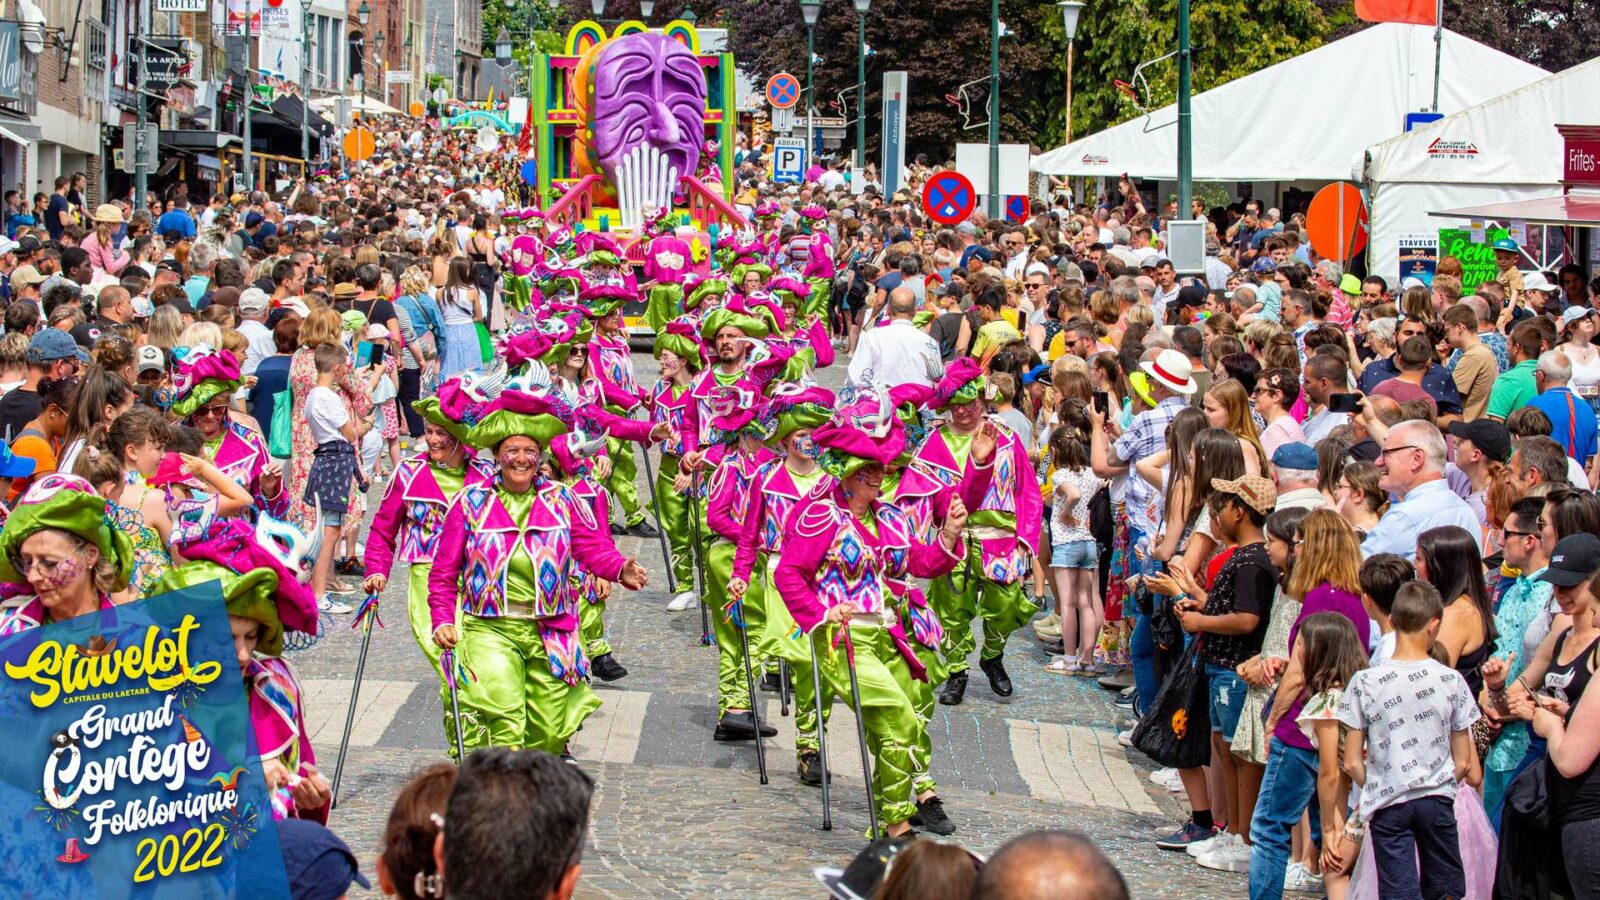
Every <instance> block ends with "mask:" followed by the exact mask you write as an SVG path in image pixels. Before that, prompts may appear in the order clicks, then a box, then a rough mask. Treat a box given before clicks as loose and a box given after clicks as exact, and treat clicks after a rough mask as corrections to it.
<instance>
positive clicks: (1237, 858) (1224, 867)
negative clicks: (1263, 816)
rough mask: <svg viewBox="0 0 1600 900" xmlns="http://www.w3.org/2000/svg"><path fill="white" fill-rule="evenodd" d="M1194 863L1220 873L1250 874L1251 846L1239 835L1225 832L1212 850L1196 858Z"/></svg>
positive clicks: (1213, 845) (1212, 846)
mask: <svg viewBox="0 0 1600 900" xmlns="http://www.w3.org/2000/svg"><path fill="white" fill-rule="evenodd" d="M1194 861H1195V862H1197V863H1199V864H1200V865H1201V866H1203V867H1204V868H1207V869H1216V870H1217V871H1219V872H1248V871H1250V846H1249V845H1248V844H1246V843H1245V842H1244V838H1241V837H1239V836H1238V835H1237V834H1233V833H1231V832H1223V835H1222V837H1220V838H1218V839H1217V841H1216V843H1214V844H1212V845H1211V849H1209V850H1207V851H1206V852H1204V853H1202V854H1200V855H1198V856H1196V857H1195V860H1194Z"/></svg>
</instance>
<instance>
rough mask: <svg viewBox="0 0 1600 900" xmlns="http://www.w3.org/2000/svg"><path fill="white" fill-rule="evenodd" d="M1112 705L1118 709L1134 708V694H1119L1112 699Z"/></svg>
mask: <svg viewBox="0 0 1600 900" xmlns="http://www.w3.org/2000/svg"><path fill="white" fill-rule="evenodd" d="M1111 705H1112V706H1115V707H1116V708H1117V709H1133V695H1132V694H1128V695H1123V694H1118V695H1117V699H1115V700H1112V701H1111Z"/></svg>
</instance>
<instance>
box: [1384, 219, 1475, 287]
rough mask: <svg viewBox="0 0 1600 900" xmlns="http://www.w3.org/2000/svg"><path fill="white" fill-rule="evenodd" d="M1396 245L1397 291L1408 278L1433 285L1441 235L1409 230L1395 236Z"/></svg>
mask: <svg viewBox="0 0 1600 900" xmlns="http://www.w3.org/2000/svg"><path fill="white" fill-rule="evenodd" d="M1395 246H1396V248H1397V249H1398V250H1399V256H1400V272H1399V274H1400V280H1399V281H1396V282H1395V286H1396V289H1397V291H1398V286H1399V285H1400V284H1402V283H1404V282H1405V280H1406V279H1407V278H1415V279H1417V280H1418V281H1421V282H1422V283H1423V284H1425V285H1427V286H1429V287H1432V286H1433V273H1434V272H1435V271H1436V270H1437V269H1438V268H1439V235H1438V234H1437V233H1436V232H1431V231H1417V232H1408V233H1406V234H1401V235H1398V236H1396V237H1395ZM1491 261H1492V260H1491Z"/></svg>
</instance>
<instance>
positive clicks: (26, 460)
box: [0, 444, 39, 478]
mask: <svg viewBox="0 0 1600 900" xmlns="http://www.w3.org/2000/svg"><path fill="white" fill-rule="evenodd" d="M38 465H39V463H38V461H37V460H35V459H34V458H33V457H31V456H18V455H16V454H15V453H12V452H11V448H10V447H8V446H6V445H4V444H0V478H27V477H28V476H29V475H32V474H33V470H34V468H35V467H37V466H38Z"/></svg>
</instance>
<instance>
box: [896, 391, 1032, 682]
mask: <svg viewBox="0 0 1600 900" xmlns="http://www.w3.org/2000/svg"><path fill="white" fill-rule="evenodd" d="M985 386H986V385H985V380H984V378H983V375H982V373H981V371H980V370H979V369H978V366H977V364H976V363H974V362H973V361H972V360H970V359H959V360H956V361H955V362H954V363H952V364H951V365H950V368H949V370H948V371H947V372H946V373H945V376H944V378H942V379H941V380H940V382H939V384H938V385H937V386H936V388H935V391H934V396H933V398H932V400H931V401H930V406H932V407H933V408H934V409H936V410H947V411H948V413H949V417H950V418H949V421H947V422H945V423H943V424H941V425H940V426H939V427H937V428H935V429H933V431H931V432H930V433H929V434H928V436H927V439H926V440H925V441H923V444H922V446H921V447H920V448H918V450H917V452H916V456H915V461H916V463H917V465H914V466H911V467H909V468H907V469H906V471H905V472H904V473H903V474H902V476H901V479H900V484H899V486H898V488H897V490H896V493H895V496H896V498H897V499H898V501H899V502H900V504H901V506H903V507H905V508H906V509H907V511H908V512H910V513H911V514H912V516H913V518H916V519H919V520H928V519H932V520H933V521H937V519H936V518H933V517H932V513H931V510H928V509H926V508H924V509H920V510H915V509H913V507H916V506H917V505H918V504H922V503H931V502H932V498H934V497H935V496H937V495H938V494H940V493H941V492H944V491H948V490H949V489H950V488H952V487H954V486H955V485H957V484H960V483H961V482H962V480H963V478H964V477H966V476H965V473H966V471H967V469H968V467H969V466H971V465H972V464H973V460H972V453H971V451H972V449H973V446H974V437H975V436H977V435H979V434H988V433H989V432H990V431H991V430H993V431H995V432H996V433H997V434H998V435H999V437H998V449H997V450H996V456H995V461H994V466H993V467H994V472H993V475H992V476H991V478H990V481H989V485H988V489H987V490H986V491H985V493H984V494H983V500H982V502H981V503H979V504H978V506H977V507H976V508H975V509H973V510H972V514H971V517H970V520H969V521H970V526H969V532H970V534H969V537H971V538H972V540H970V541H968V542H967V551H966V552H967V556H966V560H965V563H964V564H963V565H962V566H961V567H960V568H959V569H957V570H956V571H955V572H952V573H950V574H949V575H948V576H947V577H945V578H941V579H938V580H937V581H934V582H932V584H930V586H929V600H930V601H931V602H932V604H933V608H934V610H935V611H936V612H937V613H938V614H939V620H940V622H942V623H943V625H944V631H945V641H944V658H945V661H946V663H948V665H949V667H950V673H949V678H948V679H947V680H946V681H945V685H944V689H943V690H942V691H941V692H940V694H939V702H940V703H943V704H946V705H948V706H954V705H956V704H958V703H960V702H961V701H962V699H963V697H965V695H966V690H967V667H968V657H970V656H971V655H972V651H973V649H974V645H975V641H974V637H973V632H972V628H971V626H970V623H971V622H972V620H973V618H974V617H980V618H981V619H982V621H983V651H982V654H981V658H980V660H979V663H978V665H979V667H980V668H981V669H982V670H983V672H984V674H985V675H987V676H988V678H989V686H990V688H992V689H993V690H994V692H995V694H997V695H998V696H1001V697H1009V696H1011V693H1012V685H1011V678H1010V677H1009V676H1008V675H1007V674H1006V670H1005V665H1004V663H1003V661H1002V656H1003V654H1004V652H1005V646H1006V640H1007V638H1009V637H1010V636H1011V632H1013V631H1015V630H1017V629H1018V628H1020V627H1022V626H1023V624H1025V623H1026V622H1027V621H1028V620H1029V619H1030V618H1032V617H1033V613H1034V607H1033V603H1032V601H1030V600H1029V599H1028V596H1027V594H1026V592H1025V591H1024V590H1023V582H1024V580H1026V579H1027V577H1028V574H1029V573H1030V572H1031V571H1032V557H1033V556H1034V555H1037V553H1038V545H1039V531H1040V527H1041V526H1042V524H1043V515H1044V512H1043V510H1044V501H1043V497H1042V495H1041V494H1040V493H1039V491H1038V490H1037V489H1036V488H1035V486H1034V483H1033V478H1032V474H1031V473H1032V471H1033V469H1032V467H1031V465H1030V463H1029V461H1028V451H1027V448H1026V447H1025V446H1023V444H1022V441H1021V440H1019V439H1018V438H1017V437H1016V435H1015V434H1013V433H1012V432H1011V431H1010V429H1008V428H1005V427H1004V426H1003V425H997V426H994V428H993V429H991V428H990V427H987V425H986V420H985V416H984V396H983V395H984V388H985ZM989 424H993V423H989Z"/></svg>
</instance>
